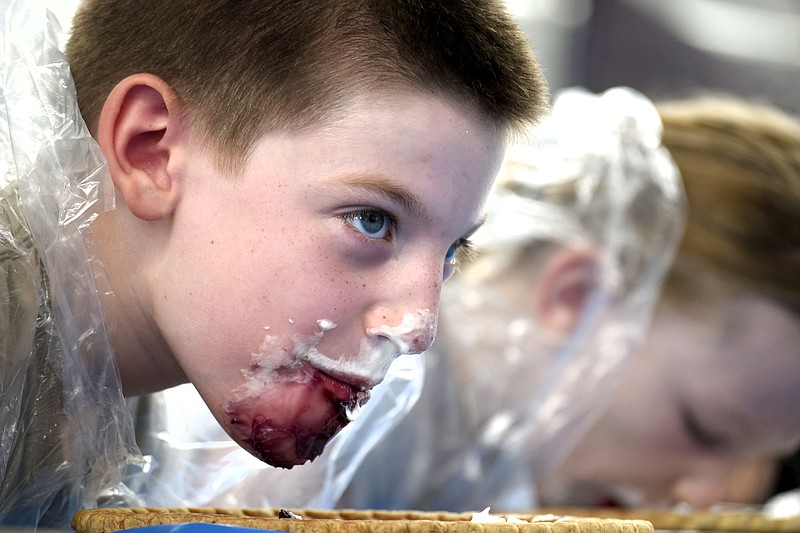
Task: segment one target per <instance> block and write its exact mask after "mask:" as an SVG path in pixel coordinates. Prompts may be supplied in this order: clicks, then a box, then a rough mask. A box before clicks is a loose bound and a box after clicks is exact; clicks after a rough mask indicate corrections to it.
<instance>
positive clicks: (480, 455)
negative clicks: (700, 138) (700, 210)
mask: <svg viewBox="0 0 800 533" xmlns="http://www.w3.org/2000/svg"><path fill="white" fill-rule="evenodd" d="M532 136H533V143H531V144H520V145H517V146H514V147H512V148H511V149H510V150H509V152H508V155H507V158H506V162H505V166H504V168H503V170H502V171H501V175H500V181H499V186H498V187H497V188H496V190H495V194H494V197H493V198H491V199H490V200H489V204H488V205H489V209H490V211H489V217H488V219H487V223H486V225H485V226H484V227H483V228H481V230H479V232H477V233H476V234H475V236H474V239H473V240H474V242H475V245H476V247H477V248H478V249H479V250H480V251H481V252H482V253H483V258H482V259H481V260H480V262H479V263H478V264H477V265H476V267H475V269H472V270H471V271H468V272H470V274H469V275H466V276H462V277H460V278H458V279H455V280H453V282H452V283H448V284H447V285H446V286H445V289H444V294H443V298H442V304H441V308H440V309H441V316H440V322H439V333H438V335H437V339H436V342H435V344H434V346H433V349H432V350H431V351H429V352H428V353H427V354H426V355H425V357H426V362H427V367H426V381H425V385H424V387H423V393H422V396H421V398H420V400H419V402H418V403H417V404H416V405H415V406H414V408H413V410H412V411H411V413H410V414H409V416H408V418H407V419H405V420H404V421H403V422H402V423H401V424H399V425H398V426H397V428H396V430H395V431H394V432H393V433H392V434H391V435H389V436H388V437H387V438H386V439H385V440H384V441H383V443H382V445H381V446H379V447H378V448H377V449H376V450H375V451H374V452H373V453H371V455H370V456H369V457H368V458H367V460H366V461H365V463H364V465H363V467H362V468H361V470H360V471H359V473H358V475H357V476H356V478H355V479H354V481H353V483H352V484H351V487H350V488H349V490H348V491H347V494H346V495H345V496H344V497H343V499H342V500H340V502H339V505H340V506H344V507H379V508H415V509H447V510H454V511H468V510H476V509H483V508H485V507H487V506H491V508H492V510H493V511H501V510H502V511H524V510H530V509H532V508H535V507H536V506H537V505H538V501H537V495H536V479H538V478H540V477H542V476H543V475H544V474H546V473H547V472H548V471H550V470H551V469H552V468H554V467H555V466H557V465H558V463H559V462H560V461H561V460H562V459H563V457H564V456H565V455H566V453H567V452H568V451H569V449H570V447H571V446H572V445H573V443H574V442H575V441H576V440H577V439H578V438H580V436H581V435H582V433H583V432H584V431H585V430H586V429H587V428H588V426H589V425H590V424H591V422H593V421H594V420H595V419H596V418H597V417H598V416H599V415H600V414H601V412H602V410H603V409H604V407H605V406H606V402H607V400H608V399H609V397H610V396H611V391H612V390H613V389H614V387H615V386H616V385H617V383H618V382H619V380H620V379H621V377H622V376H623V375H624V373H625V371H626V370H627V368H628V366H629V363H630V361H631V359H632V357H633V356H634V354H635V352H636V350H637V347H638V346H639V345H640V344H641V341H642V339H643V336H644V333H645V331H646V330H647V328H648V326H649V322H650V317H651V314H652V311H653V307H654V305H655V302H656V299H657V297H658V294H659V291H660V288H661V284H662V281H663V278H664V275H665V273H666V271H667V270H668V268H669V266H670V264H671V262H672V260H673V258H674V253H675V249H676V246H677V243H678V240H679V237H680V235H681V233H682V230H683V226H684V217H685V198H684V193H683V188H682V184H681V181H680V177H679V175H678V172H677V168H676V167H675V165H674V163H673V162H672V160H671V158H670V157H669V155H668V153H667V152H666V150H665V149H664V148H663V147H662V146H661V144H660V138H661V122H660V119H659V117H658V114H657V112H656V110H655V108H654V107H653V105H652V104H651V102H649V101H648V100H647V99H646V98H645V97H644V96H642V95H641V94H638V93H637V92H635V91H633V90H630V89H625V88H615V89H611V90H609V91H607V92H605V93H603V94H600V95H594V94H591V93H588V92H586V91H584V90H581V89H568V90H565V91H563V92H561V93H560V94H559V95H558V97H557V98H556V99H555V102H554V107H553V110H552V114H551V116H550V117H549V118H548V119H547V120H546V121H545V122H544V123H543V124H542V125H541V126H539V127H538V128H536V130H535V131H533V132H532ZM537 243H550V246H551V249H552V248H558V249H566V248H569V249H583V250H590V251H593V253H596V254H599V255H598V260H599V265H600V269H599V272H598V273H597V280H596V283H595V286H594V288H593V289H592V292H591V294H590V295H589V296H588V298H587V302H588V303H587V304H586V305H585V306H584V308H583V312H582V314H581V316H580V319H579V320H578V322H577V324H576V325H575V326H574V328H573V330H571V334H570V335H569V336H568V337H567V338H566V340H564V341H560V340H559V341H555V340H554V339H553V337H552V336H550V335H549V333H548V331H547V330H546V329H545V328H543V327H541V324H537V322H536V320H535V318H534V311H533V306H532V304H531V305H530V306H529V309H524V308H521V306H519V305H515V304H512V303H511V301H510V300H509V298H506V297H505V296H504V295H505V294H509V293H510V294H512V295H519V294H520V293H522V294H525V293H527V294H529V295H530V299H529V300H525V299H523V301H530V302H533V301H534V298H535V296H534V294H535V291H536V290H537V286H536V283H538V281H534V280H533V279H532V278H533V277H534V276H533V275H531V279H530V280H526V278H525V277H520V278H510V279H516V281H515V283H516V285H515V286H512V287H510V288H509V287H505V288H504V291H506V292H501V291H500V290H499V289H497V288H496V287H498V286H499V285H500V284H502V283H503V282H504V280H505V279H506V278H505V276H507V275H508V274H507V271H506V270H505V269H506V267H508V266H509V265H512V264H514V262H515V261H516V260H517V259H519V258H520V257H522V255H521V254H522V252H523V250H525V249H526V248H527V247H531V246H532V247H536V246H537V245H538V244H537ZM536 268H538V267H534V268H529V270H528V271H529V272H532V273H535V272H536ZM487 282H492V284H491V285H489V284H487Z"/></svg>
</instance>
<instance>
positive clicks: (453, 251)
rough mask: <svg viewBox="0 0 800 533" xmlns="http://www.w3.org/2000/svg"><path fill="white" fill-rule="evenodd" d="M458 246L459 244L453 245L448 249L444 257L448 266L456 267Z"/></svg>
mask: <svg viewBox="0 0 800 533" xmlns="http://www.w3.org/2000/svg"><path fill="white" fill-rule="evenodd" d="M458 245H459V243H455V244H453V245H452V246H451V247H450V248H448V249H447V253H446V254H445V256H444V262H445V263H446V264H448V265H455V264H456V259H457V256H458Z"/></svg>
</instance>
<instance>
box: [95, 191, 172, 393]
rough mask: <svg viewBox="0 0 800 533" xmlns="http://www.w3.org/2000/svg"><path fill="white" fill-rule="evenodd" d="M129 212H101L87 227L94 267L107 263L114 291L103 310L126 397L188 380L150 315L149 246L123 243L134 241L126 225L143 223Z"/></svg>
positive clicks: (151, 307) (106, 269)
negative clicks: (96, 259) (96, 261)
mask: <svg viewBox="0 0 800 533" xmlns="http://www.w3.org/2000/svg"><path fill="white" fill-rule="evenodd" d="M126 216H127V217H128V219H126ZM131 217H132V216H131V215H130V213H128V212H127V210H125V209H124V208H122V207H120V208H117V210H115V211H112V212H108V213H103V214H102V215H100V216H99V217H98V218H97V220H95V221H94V222H93V223H92V226H91V227H92V231H93V234H94V236H95V240H96V242H97V246H98V249H99V252H100V257H101V259H102V264H101V265H97V266H95V269H97V268H103V267H105V274H106V276H107V277H108V282H109V285H110V286H111V290H112V293H113V297H111V298H106V299H105V301H103V302H102V306H103V315H104V316H106V317H108V318H107V320H109V319H110V320H111V321H112V322H111V324H112V325H111V327H110V328H109V329H110V340H111V346H112V348H113V351H114V359H115V361H116V364H117V367H118V368H119V372H120V378H121V380H122V390H123V393H124V395H125V396H126V397H130V396H138V395H141V394H148V393H151V392H157V391H160V390H164V389H167V388H170V387H173V386H175V385H179V384H181V383H185V382H186V381H187V378H186V375H185V374H184V373H183V370H182V369H181V368H180V366H179V365H178V363H177V362H176V360H175V358H174V357H173V355H172V351H171V350H170V349H169V346H168V344H167V342H166V340H165V339H164V337H163V336H162V335H161V332H160V330H159V328H158V325H157V324H156V321H155V319H154V317H153V313H152V309H153V306H152V300H151V291H150V289H149V288H150V287H151V284H150V283H149V279H150V275H149V272H150V271H151V270H150V269H149V268H148V265H149V264H150V261H149V257H150V255H148V250H147V247H146V246H142V247H141V248H139V247H136V248H135V249H134V248H133V247H131V246H129V245H126V244H125V243H130V242H138V241H137V240H136V239H130V238H128V235H133V234H134V233H131V232H130V226H131V224H133V225H140V224H142V223H143V222H142V221H138V220H130V218H131ZM96 274H97V273H96Z"/></svg>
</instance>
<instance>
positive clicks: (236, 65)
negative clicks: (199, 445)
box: [0, 0, 546, 522]
mask: <svg viewBox="0 0 800 533" xmlns="http://www.w3.org/2000/svg"><path fill="white" fill-rule="evenodd" d="M501 6H502V4H501V2H490V1H487V0H473V1H470V2H464V1H459V2H455V1H449V2H430V1H429V0H418V1H410V0H405V1H393V2H385V1H383V0H375V1H373V2H364V1H342V0H330V1H329V0H320V1H316V2H305V1H269V2H268V1H264V2H256V1H250V2H244V1H238V2H237V1H222V0H215V1H208V2H195V1H193V0H192V1H189V0H173V1H170V2H153V1H146V0H134V1H124V2H123V1H121V0H97V1H95V0H87V1H86V2H84V4H83V5H82V7H81V9H80V11H79V12H78V13H77V14H76V16H75V19H74V24H73V28H72V36H71V38H70V41H69V43H68V45H67V56H68V57H69V60H70V65H71V70H72V75H73V77H74V81H75V88H76V90H77V97H78V103H79V104H80V110H81V113H82V115H83V119H84V120H85V122H86V124H87V126H88V127H89V130H90V131H91V133H92V135H93V137H94V138H95V139H96V140H97V142H98V144H99V147H100V149H101V150H102V154H103V156H104V157H105V159H106V160H107V165H108V166H107V168H108V171H109V174H110V178H111V180H112V181H113V184H114V187H115V191H116V203H117V207H116V209H113V210H110V211H106V212H101V213H96V216H93V217H90V218H89V219H88V221H89V222H91V230H92V231H91V238H92V239H91V241H88V240H87V243H88V244H89V245H90V246H91V250H92V251H94V252H96V253H97V258H98V259H99V260H94V261H93V262H92V268H93V271H92V272H91V275H90V277H91V278H92V279H97V280H99V279H104V276H107V280H108V283H109V286H110V291H111V293H113V296H114V300H113V302H111V301H110V300H109V299H108V298H104V299H103V300H102V301H101V302H100V303H101V305H102V313H103V322H104V325H108V324H110V322H109V320H110V318H109V317H111V316H113V318H114V327H113V328H110V331H111V333H112V335H111V337H110V338H109V340H108V342H109V344H110V347H111V349H112V351H113V357H114V363H115V364H116V367H117V368H118V370H119V376H120V378H121V386H122V390H123V392H124V394H125V396H136V395H140V394H145V393H149V392H154V391H158V390H163V389H165V388H168V387H171V386H174V385H177V384H179V383H184V382H187V381H190V382H192V383H193V384H194V385H195V386H196V387H197V389H198V391H199V392H200V394H201V395H202V396H203V398H204V400H205V401H206V403H207V404H208V405H209V407H210V409H211V411H212V412H213V413H214V416H215V417H216V418H217V420H218V421H219V422H220V424H221V425H222V426H223V427H224V428H225V429H226V431H228V433H229V434H230V435H231V436H232V437H233V438H234V439H235V440H236V441H237V442H238V443H239V444H241V445H242V446H243V447H244V448H246V449H247V450H248V451H250V452H251V453H253V454H254V455H255V456H257V457H259V458H260V459H262V460H264V461H266V462H268V463H269V464H272V465H274V466H281V467H285V468H291V467H292V466H294V465H299V464H303V463H304V462H306V461H309V460H313V459H314V458H315V457H316V456H318V455H319V454H320V453H321V452H322V449H323V448H324V446H325V443H326V442H327V441H328V440H329V439H330V438H331V437H332V436H333V435H334V434H335V433H336V432H337V431H338V430H339V429H341V428H342V427H343V426H344V425H345V424H347V423H348V421H349V418H350V415H351V412H352V410H353V409H355V408H356V407H357V406H358V405H359V404H361V403H363V402H364V401H366V399H367V398H368V395H369V390H370V389H371V388H372V387H374V386H375V385H377V384H378V383H380V381H381V380H382V378H383V376H384V374H385V372H386V370H387V367H388V366H389V364H390V363H391V361H392V359H393V358H394V357H396V356H397V355H398V354H401V353H419V352H422V351H424V350H425V349H427V348H428V347H429V346H430V344H431V342H432V341H433V337H434V334H435V330H436V316H437V306H438V298H439V291H440V288H441V283H442V281H443V280H444V279H446V278H447V277H448V275H449V274H450V273H451V272H452V270H453V268H454V267H455V264H456V257H457V255H458V253H459V251H461V250H462V249H463V248H465V247H466V243H467V238H468V236H469V234H470V233H471V232H472V231H473V230H474V229H475V228H476V227H477V225H478V224H479V220H480V218H481V206H482V204H483V201H484V199H485V196H486V194H487V192H488V190H489V188H490V186H491V183H492V180H493V177H494V175H495V173H496V172H497V169H498V165H499V163H500V160H501V156H502V152H503V149H504V146H505V143H506V141H507V139H508V137H509V135H511V134H512V133H513V132H514V131H518V130H520V129H521V127H522V126H524V125H525V124H527V123H529V122H532V121H535V120H536V119H537V118H538V117H539V116H540V114H541V113H542V111H543V109H544V108H545V106H546V90H545V85H544V82H543V80H542V78H541V76H540V74H539V72H538V69H537V67H536V64H535V61H534V59H533V57H532V54H531V51H530V47H529V45H528V43H527V42H526V41H525V39H524V37H522V34H521V33H520V32H519V31H518V29H517V28H516V27H515V25H514V24H513V23H512V21H511V20H510V18H509V17H508V15H507V14H506V13H505V11H504V10H503V8H502V7H501ZM3 201H6V196H5V195H3ZM22 203H24V202H22ZM83 207H85V208H86V209H88V210H89V211H90V212H91V210H92V207H91V205H87V206H83ZM10 210H11V211H12V212H13V208H10ZM21 218H23V219H24V217H21ZM87 225H88V223H87ZM82 229H83V230H84V233H86V234H87V239H88V232H85V227H84V226H82ZM33 233H35V232H33ZM33 241H34V248H35V244H36V242H35V239H33ZM48 252H49V250H48ZM43 253H45V252H43ZM44 264H45V265H49V264H50V263H49V262H48V261H44ZM101 264H102V266H104V267H105V268H104V269H102V270H103V271H102V272H101V268H100V265H101ZM86 268H89V267H88V266H87V267H86ZM4 270H8V268H6V267H4ZM45 276H47V277H45ZM49 277H51V273H50V272H46V273H45V272H40V273H38V274H37V276H36V279H38V280H41V281H42V284H41V286H43V287H47V280H48V279H49ZM36 287H37V283H35V280H34V282H31V289H30V290H31V291H35V290H36ZM41 302H43V303H42V305H44V306H45V307H46V306H47V305H50V303H49V302H50V300H49V298H41ZM55 304H58V302H55ZM59 309H60V308H59ZM41 312H42V311H41V309H40V313H41ZM54 315H55V316H56V318H55V321H56V323H57V322H58V313H57V312H56V313H54ZM3 320H5V319H3ZM3 326H4V327H7V326H6V325H5V324H4V325H3ZM57 329H58V331H57V332H56V333H55V334H51V335H50V336H49V337H48V338H47V341H48V342H50V343H54V344H56V345H58V344H59V333H60V331H61V329H59V328H57ZM39 333H40V332H39V331H38V330H37V335H38V334H39ZM81 333H82V332H79V334H78V335H76V338H78V339H80V340H81V341H84V340H85V339H86V338H88V337H89V335H88V333H91V334H96V333H97V331H92V332H85V333H87V335H82V334H81ZM36 346H38V345H37V344H32V346H31V349H30V353H31V356H30V359H33V360H36V359H37V358H39V359H41V358H47V357H49V356H52V355H53V352H58V353H59V354H61V352H62V351H64V352H67V353H69V352H70V349H71V347H66V348H64V350H53V351H44V352H42V351H41V350H37V348H36ZM76 354H77V355H76V359H77V360H78V362H77V363H76V362H75V361H70V362H69V364H68V365H64V366H65V367H69V365H73V364H81V363H80V362H81V361H83V360H85V359H87V358H88V359H91V360H92V362H95V358H96V357H97V355H96V354H94V353H86V352H84V351H81V350H80V349H78V350H76ZM89 356H92V357H89ZM60 364H61V363H59V364H51V365H50V366H52V367H54V368H60V366H59V365H60ZM45 366H47V365H45ZM30 368H31V369H32V370H30V372H37V370H33V369H34V368H36V367H35V366H32V367H30ZM32 381H34V382H36V379H33V380H32ZM64 381H65V382H67V381H68V380H64ZM111 385H112V386H113V385H114V384H113V383H112V384H111ZM57 389H58V387H50V389H48V390H49V392H48V393H47V394H44V395H40V394H39V392H38V391H37V392H36V393H34V394H35V396H36V397H37V398H39V397H40V396H42V397H47V398H52V397H53V395H54V394H56V393H57V392H58V390H57ZM78 389H80V388H76V391H77V390H78ZM80 390H82V389H80ZM76 391H73V390H70V391H69V392H70V393H71V394H72V393H73V392H76ZM23 394H27V393H25V391H24V389H23ZM65 397H67V398H71V397H72V396H71V395H67V396H65ZM112 397H113V395H112ZM33 403H34V405H32V406H31V407H28V408H26V409H27V411H25V413H23V414H21V415H20V419H22V418H23V417H25V416H28V417H30V416H32V415H31V413H39V414H40V418H39V419H38V420H42V419H45V418H46V417H45V416H44V413H41V412H40V411H41V409H37V407H36V405H35V403H36V402H33ZM64 411H65V412H67V413H68V412H69V409H68V408H65V409H64ZM98 411H101V409H99V408H98ZM55 412H57V413H58V412H59V411H58V410H56V411H55ZM60 415H63V413H60ZM50 416H54V415H53V413H52V412H51V413H50ZM56 417H57V418H58V422H57V423H58V424H60V426H59V428H60V429H59V431H58V432H57V434H56V435H54V437H55V438H57V439H58V442H59V443H60V446H56V449H58V448H59V447H61V448H64V449H65V450H66V451H70V450H74V449H75V448H77V447H80V446H82V445H83V443H82V442H81V441H80V438H76V437H75V436H76V435H79V434H80V432H79V431H70V430H71V425H70V424H74V423H75V421H74V420H71V419H70V417H69V416H66V415H63V416H56ZM114 421H115V422H119V423H120V424H125V423H126V421H124V420H121V421H117V420H114ZM47 424H48V422H47V421H45V422H41V421H40V422H39V423H38V425H39V427H40V428H41V427H44V428H45V429H46V428H47V427H48V426H47ZM4 426H6V423H5V421H4ZM110 426H111V429H112V431H113V425H110ZM107 431H108V427H103V428H100V429H99V433H97V434H96V435H94V437H96V438H98V439H99V438H100V437H101V436H103V435H105V432H107ZM10 434H12V435H13V431H11V433H10ZM67 436H69V437H73V440H72V441H70V442H66V443H63V442H64V440H65V439H66V437H67ZM14 438H15V443H16V442H19V441H23V443H22V444H15V447H14V450H15V452H14V453H12V454H11V456H12V457H23V460H22V461H15V464H34V465H40V466H41V465H45V466H44V467H42V468H39V469H38V470H36V471H35V472H34V473H33V474H32V475H26V474H25V471H24V469H18V470H17V472H18V474H19V472H23V475H22V477H23V478H25V479H26V482H27V483H29V484H30V487H26V486H24V483H23V486H20V485H19V484H18V485H16V486H13V487H12V486H10V485H11V483H9V482H7V480H5V479H4V482H3V485H4V487H7V491H6V493H5V494H10V493H13V494H14V496H15V498H10V497H8V498H3V497H2V496H4V494H0V501H3V504H2V505H0V517H2V516H4V513H3V512H2V511H3V510H4V509H12V505H13V501H18V502H23V501H24V502H27V505H29V506H32V507H31V508H32V510H33V512H34V513H35V514H40V513H47V512H48V510H51V509H50V506H51V505H52V506H53V507H52V509H57V510H58V512H60V513H62V517H63V516H68V514H69V511H70V508H71V507H72V506H74V504H80V503H83V504H84V505H86V502H88V501H89V500H88V498H89V497H93V496H94V494H93V493H92V491H93V490H95V489H100V488H103V487H102V486H95V485H98V483H99V484H105V486H108V485H109V484H110V480H112V479H114V478H115V476H114V474H113V472H112V473H111V474H109V476H108V478H103V479H101V481H100V482H98V483H95V485H93V486H91V487H90V486H89V484H88V483H87V482H86V479H89V478H86V479H83V478H81V477H80V475H81V472H78V476H77V478H70V479H68V480H67V481H65V479H67V478H65V477H62V478H58V477H56V478H55V481H53V478H51V477H48V476H47V473H49V470H48V469H49V468H50V467H47V466H46V464H45V462H40V461H39V460H38V458H37V457H27V456H28V455H30V454H31V453H33V452H32V451H31V448H28V447H27V446H25V445H24V437H21V436H20V435H16V436H14ZM109 456H111V457H112V459H113V457H114V455H113V454H109ZM56 463H57V461H56ZM100 463H101V464H102V461H101V462H100ZM47 464H50V465H51V466H52V465H53V464H55V463H47ZM108 466H109V468H113V467H114V466H115V465H114V461H113V460H110V461H109V465H108ZM92 468H93V471H92V474H93V475H95V474H96V470H97V465H92ZM62 470H64V468H63V465H62ZM43 472H44V473H43ZM83 474H86V472H83ZM15 479H18V478H15ZM45 479H47V480H48V481H47V483H46V485H43V482H42V480H45ZM92 479H93V480H96V479H97V476H96V475H95V477H93V478H92ZM76 480H77V485H78V487H73V486H71V484H72V485H74V484H76ZM59 491H62V492H64V493H65V494H67V496H58V497H55V496H54V495H55V494H57V493H58V492H59ZM20 494H21V496H20ZM33 495H36V498H33ZM65 498H66V500H67V501H68V502H69V503H68V504H63V503H58V501H59V500H61V501H63V500H64V499H65ZM12 500H13V501H12ZM6 502H9V503H6ZM30 502H34V503H30ZM59 505H60V506H61V507H60V508H59V507H58V506H59ZM3 506H5V507H3ZM37 506H38V507H37ZM13 509H14V513H15V521H25V520H26V519H27V518H26V516H25V515H24V513H21V512H20V511H19V509H20V507H13ZM6 512H8V511H6ZM20 517H21V518H20ZM32 520H33V521H34V522H35V521H36V520H37V518H33V519H32Z"/></svg>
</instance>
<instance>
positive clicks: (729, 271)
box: [658, 96, 800, 311]
mask: <svg viewBox="0 0 800 533" xmlns="http://www.w3.org/2000/svg"><path fill="white" fill-rule="evenodd" d="M658 110H659V114H660V115H661V118H662V121H663V124H664V133H663V143H664V145H665V146H666V147H667V149H668V150H669V151H670V153H671V154H672V157H673V158H674V160H675V162H676V163H677V166H678V168H679V170H680V172H681V175H682V178H683V183H684V187H685V190H686V195H687V201H688V206H689V210H688V221H687V225H686V229H685V233H684V236H683V239H682V241H681V244H680V247H679V250H678V254H677V258H676V262H675V266H674V268H673V270H672V273H671V275H670V278H669V281H668V283H667V285H666V288H665V294H667V295H672V296H676V295H679V296H680V295H685V293H686V292H687V291H689V293H690V294H697V292H696V291H697V290H698V289H700V290H702V289H703V287H698V283H695V282H694V281H693V280H694V278H695V277H696V275H697V274H698V273H699V272H711V273H712V275H713V276H715V277H716V278H717V279H724V280H728V281H732V282H734V284H735V285H732V286H737V287H741V288H742V290H747V291H751V292H754V293H757V294H760V295H762V296H768V297H771V298H775V299H776V300H778V301H779V302H781V303H783V304H785V305H787V306H788V307H789V308H790V309H794V310H795V311H797V310H799V309H800V123H799V122H798V121H796V120H795V119H794V118H793V117H791V116H789V115H787V114H785V113H783V112H781V111H779V110H777V109H775V108H773V107H770V106H767V105H761V104H756V103H752V102H745V101H742V100H741V99H738V98H731V97H719V96H709V97H698V98H695V99H690V100H684V101H676V102H665V103H662V104H661V105H659V106H658Z"/></svg>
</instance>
